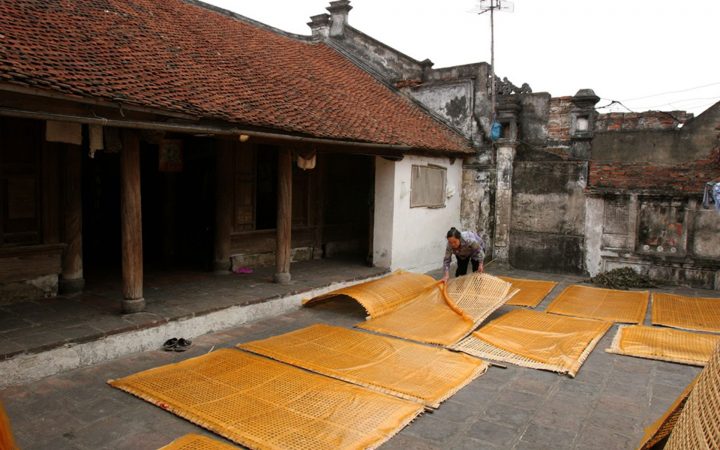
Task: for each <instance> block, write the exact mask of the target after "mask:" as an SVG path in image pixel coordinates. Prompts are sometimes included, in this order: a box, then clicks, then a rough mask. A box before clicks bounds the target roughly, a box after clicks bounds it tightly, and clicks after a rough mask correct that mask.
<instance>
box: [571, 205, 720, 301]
mask: <svg viewBox="0 0 720 450" xmlns="http://www.w3.org/2000/svg"><path fill="white" fill-rule="evenodd" d="M586 211H587V217H588V219H587V220H586V230H585V235H586V255H585V262H586V266H587V269H588V272H589V273H590V275H593V276H594V275H596V274H597V273H599V272H602V271H606V270H612V269H614V268H617V267H632V268H634V269H635V270H637V271H638V272H640V273H642V274H645V275H648V276H650V277H651V278H653V279H656V280H658V281H661V282H675V283H679V284H684V285H689V286H692V287H699V288H706V289H719V288H720V284H718V283H720V233H718V232H719V231H720V226H718V223H720V221H719V220H718V213H717V212H716V211H712V210H704V209H702V206H701V205H700V204H699V203H698V201H697V199H696V198H693V196H670V195H662V194H637V193H623V194H591V195H589V196H588V198H587V205H586Z"/></svg>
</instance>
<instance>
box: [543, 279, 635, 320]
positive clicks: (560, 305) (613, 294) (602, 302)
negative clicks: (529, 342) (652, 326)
mask: <svg viewBox="0 0 720 450" xmlns="http://www.w3.org/2000/svg"><path fill="white" fill-rule="evenodd" d="M648 295H649V294H648V291H618V290H615V289H600V288H594V287H587V286H578V285H576V284H574V285H572V286H568V287H567V288H565V290H563V291H562V292H561V293H560V295H558V296H557V297H556V298H555V300H553V301H552V303H550V306H548V308H547V312H549V313H553V314H563V315H566V316H574V317H586V318H589V319H599V320H608V321H611V322H623V323H642V322H643V320H645V313H646V312H647V304H648Z"/></svg>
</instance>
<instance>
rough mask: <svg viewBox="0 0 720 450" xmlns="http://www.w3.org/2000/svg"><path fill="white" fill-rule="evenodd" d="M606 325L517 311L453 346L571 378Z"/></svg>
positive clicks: (604, 323)
mask: <svg viewBox="0 0 720 450" xmlns="http://www.w3.org/2000/svg"><path fill="white" fill-rule="evenodd" d="M611 326H612V323H610V322H604V321H599V320H593V319H579V318H576V317H564V316H557V315H553V314H546V313H542V312H538V311H531V310H525V309H517V310H514V311H511V312H509V313H507V314H504V315H503V316H500V317H499V318H497V319H495V320H493V321H492V322H490V323H489V324H487V325H486V326H484V327H482V328H480V329H479V330H478V331H476V332H474V333H473V334H471V335H470V336H468V337H467V338H466V339H463V340H462V341H461V342H460V343H458V344H457V345H454V346H452V347H451V348H452V349H454V350H459V351H462V352H465V353H468V354H470V355H474V356H478V357H480V358H487V359H490V360H495V361H504V362H509V363H512V364H516V365H519V366H523V367H530V368H534V369H543V370H549V371H552V372H558V373H567V374H569V375H570V376H572V377H574V376H575V375H576V374H577V371H578V370H579V369H580V366H582V364H583V362H584V361H585V359H586V358H587V356H588V355H589V354H590V352H591V351H592V350H593V348H594V347H595V345H596V344H597V342H598V341H599V340H600V339H601V338H602V337H603V335H604V334H605V333H606V332H607V330H608V329H610V327H611Z"/></svg>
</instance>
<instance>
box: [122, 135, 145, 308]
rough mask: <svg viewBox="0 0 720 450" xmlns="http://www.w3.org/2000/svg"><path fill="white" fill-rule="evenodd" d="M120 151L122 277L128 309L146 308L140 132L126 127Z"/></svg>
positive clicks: (123, 304) (124, 297)
mask: <svg viewBox="0 0 720 450" xmlns="http://www.w3.org/2000/svg"><path fill="white" fill-rule="evenodd" d="M122 141H123V148H122V150H121V151H120V209H121V217H120V220H121V225H122V226H121V233H122V278H123V302H122V309H123V312H125V313H134V312H140V311H142V310H144V309H145V299H144V298H143V248H142V207H141V202H140V141H139V138H138V135H137V132H135V131H133V130H124V131H123V139H122Z"/></svg>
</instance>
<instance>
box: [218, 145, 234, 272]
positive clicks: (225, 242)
mask: <svg viewBox="0 0 720 450" xmlns="http://www.w3.org/2000/svg"><path fill="white" fill-rule="evenodd" d="M233 144H234V143H233V142H231V141H227V140H220V141H218V142H217V156H216V160H215V161H216V164H215V177H216V186H215V258H214V259H215V261H214V269H215V273H230V269H231V267H230V266H231V264H230V234H232V217H233V198H234V195H233V194H234V189H233V187H234V183H233V167H234V161H233V153H232V148H233Z"/></svg>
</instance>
